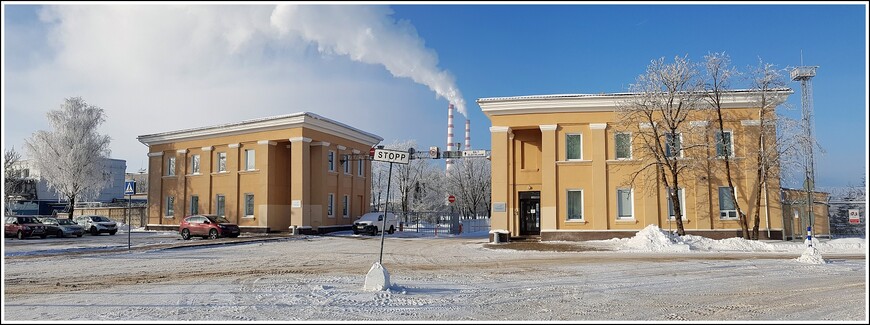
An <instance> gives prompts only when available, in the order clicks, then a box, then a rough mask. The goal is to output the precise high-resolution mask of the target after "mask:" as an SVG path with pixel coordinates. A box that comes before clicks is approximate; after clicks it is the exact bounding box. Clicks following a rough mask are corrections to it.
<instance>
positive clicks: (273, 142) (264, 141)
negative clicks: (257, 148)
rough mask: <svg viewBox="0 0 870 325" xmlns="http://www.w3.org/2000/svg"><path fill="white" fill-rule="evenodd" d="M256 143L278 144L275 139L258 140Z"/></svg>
mask: <svg viewBox="0 0 870 325" xmlns="http://www.w3.org/2000/svg"><path fill="white" fill-rule="evenodd" d="M257 144H268V145H270V146H275V145H278V143H277V142H275V141H269V140H260V141H257Z"/></svg>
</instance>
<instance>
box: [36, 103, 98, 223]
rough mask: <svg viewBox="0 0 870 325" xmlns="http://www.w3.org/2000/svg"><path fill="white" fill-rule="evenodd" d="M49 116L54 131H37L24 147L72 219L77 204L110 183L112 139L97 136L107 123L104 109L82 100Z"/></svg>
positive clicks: (66, 104) (63, 106)
mask: <svg viewBox="0 0 870 325" xmlns="http://www.w3.org/2000/svg"><path fill="white" fill-rule="evenodd" d="M47 116H48V121H49V123H50V124H51V127H52V129H53V130H51V131H44V130H40V131H36V132H35V133H33V135H32V136H31V138H29V139H26V140H25V146H26V148H27V151H28V152H29V155H30V157H31V158H33V160H34V162H35V164H36V167H37V168H38V170H39V174H40V177H41V178H42V179H44V180H45V181H46V183H47V184H48V187H49V188H51V189H53V190H55V191H56V192H57V193H58V194H60V195H62V196H64V197H65V198H66V199H67V203H68V208H67V211H68V212H69V217H70V218H72V216H73V210H74V207H75V202H76V200H78V199H89V198H92V197H96V196H97V195H98V194H99V193H100V191H101V190H102V189H103V188H104V187H105V186H106V184H107V183H108V181H109V171H108V169H107V168H106V161H107V159H108V157H109V154H110V149H109V142H110V141H111V138H109V136H107V135H101V134H99V133H97V128H98V127H99V126H100V124H102V123H103V122H104V121H105V117H104V113H103V109H101V108H99V107H97V106H93V105H88V103H86V102H85V101H84V100H83V99H82V98H81V97H71V98H66V99H65V100H64V103H63V104H62V105H61V107H60V109H58V110H53V111H50V112H48V114H47Z"/></svg>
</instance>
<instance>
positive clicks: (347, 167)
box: [341, 155, 351, 175]
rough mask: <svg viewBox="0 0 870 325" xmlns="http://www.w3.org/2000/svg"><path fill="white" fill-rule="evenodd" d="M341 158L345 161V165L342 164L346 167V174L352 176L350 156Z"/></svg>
mask: <svg viewBox="0 0 870 325" xmlns="http://www.w3.org/2000/svg"><path fill="white" fill-rule="evenodd" d="M341 157H342V160H343V161H344V163H342V164H341V165H342V167H344V174H345V175H350V169H351V168H350V155H341Z"/></svg>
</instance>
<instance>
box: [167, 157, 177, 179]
mask: <svg viewBox="0 0 870 325" xmlns="http://www.w3.org/2000/svg"><path fill="white" fill-rule="evenodd" d="M166 165H167V167H166V176H175V157H169V158H168V159H167V160H166Z"/></svg>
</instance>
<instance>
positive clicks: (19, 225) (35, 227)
mask: <svg viewBox="0 0 870 325" xmlns="http://www.w3.org/2000/svg"><path fill="white" fill-rule="evenodd" d="M3 234H5V235H6V236H9V235H14V236H15V237H16V238H18V239H24V238H26V237H30V236H39V238H45V237H46V236H48V234H47V233H46V232H45V225H43V224H42V222H39V220H38V219H36V218H34V217H27V216H9V217H6V225H5V227H4V228H3Z"/></svg>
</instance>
